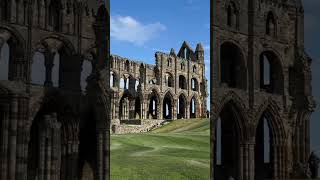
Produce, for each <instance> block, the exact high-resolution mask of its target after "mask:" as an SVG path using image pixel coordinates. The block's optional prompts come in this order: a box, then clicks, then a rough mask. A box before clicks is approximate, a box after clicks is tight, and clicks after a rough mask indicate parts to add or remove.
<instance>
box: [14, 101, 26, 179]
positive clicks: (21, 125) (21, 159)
mask: <svg viewBox="0 0 320 180" xmlns="http://www.w3.org/2000/svg"><path fill="white" fill-rule="evenodd" d="M27 108H28V103H27V101H26V99H24V98H23V99H20V102H19V113H18V114H19V116H18V127H17V165H16V179H19V180H20V179H21V180H24V179H25V178H26V176H27V171H25V170H24V163H25V162H27V160H28V159H27V156H25V153H24V152H25V148H26V146H27V145H28V143H27V142H28V140H27V136H28V133H27V130H26V128H25V127H26V126H27V125H26V120H27V119H28V117H27Z"/></svg>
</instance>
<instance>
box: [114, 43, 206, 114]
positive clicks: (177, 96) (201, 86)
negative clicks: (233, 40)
mask: <svg viewBox="0 0 320 180" xmlns="http://www.w3.org/2000/svg"><path fill="white" fill-rule="evenodd" d="M155 61H156V62H155V65H149V64H145V63H143V62H139V61H131V60H129V59H126V58H122V57H120V56H115V55H112V56H111V75H110V82H111V89H112V98H111V101H112V103H111V105H112V119H114V120H119V119H120V120H125V119H172V120H173V119H189V118H199V117H206V112H207V101H206V99H207V96H208V93H207V79H206V78H205V64H204V49H203V47H202V45H201V44H198V45H197V47H196V50H195V51H193V50H192V49H191V48H190V46H189V45H188V44H187V43H186V42H184V43H183V44H182V47H181V49H180V51H179V53H178V54H176V53H175V52H174V50H173V49H172V50H171V52H170V54H165V53H161V52H157V53H156V54H155Z"/></svg>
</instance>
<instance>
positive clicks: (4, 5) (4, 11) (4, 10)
mask: <svg viewBox="0 0 320 180" xmlns="http://www.w3.org/2000/svg"><path fill="white" fill-rule="evenodd" d="M0 3H1V4H0V5H1V12H0V13H1V20H2V21H9V20H10V6H9V1H8V0H2V1H1V2H0Z"/></svg>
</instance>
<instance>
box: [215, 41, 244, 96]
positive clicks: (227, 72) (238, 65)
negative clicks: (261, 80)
mask: <svg viewBox="0 0 320 180" xmlns="http://www.w3.org/2000/svg"><path fill="white" fill-rule="evenodd" d="M219 63H220V69H221V72H220V84H225V85H227V86H228V87H229V88H237V89H243V90H246V89H247V65H246V60H245V57H244V54H243V51H242V50H241V48H240V47H239V46H238V45H237V44H235V43H234V42H232V41H225V42H223V43H222V44H221V45H220V62H219Z"/></svg>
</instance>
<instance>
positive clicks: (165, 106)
mask: <svg viewBox="0 0 320 180" xmlns="http://www.w3.org/2000/svg"><path fill="white" fill-rule="evenodd" d="M174 103H175V100H174V96H173V93H172V92H171V90H168V91H167V92H166V93H165V94H164V96H163V99H162V117H163V119H174V117H173V115H174V114H173V111H174V105H175V104H174Z"/></svg>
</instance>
